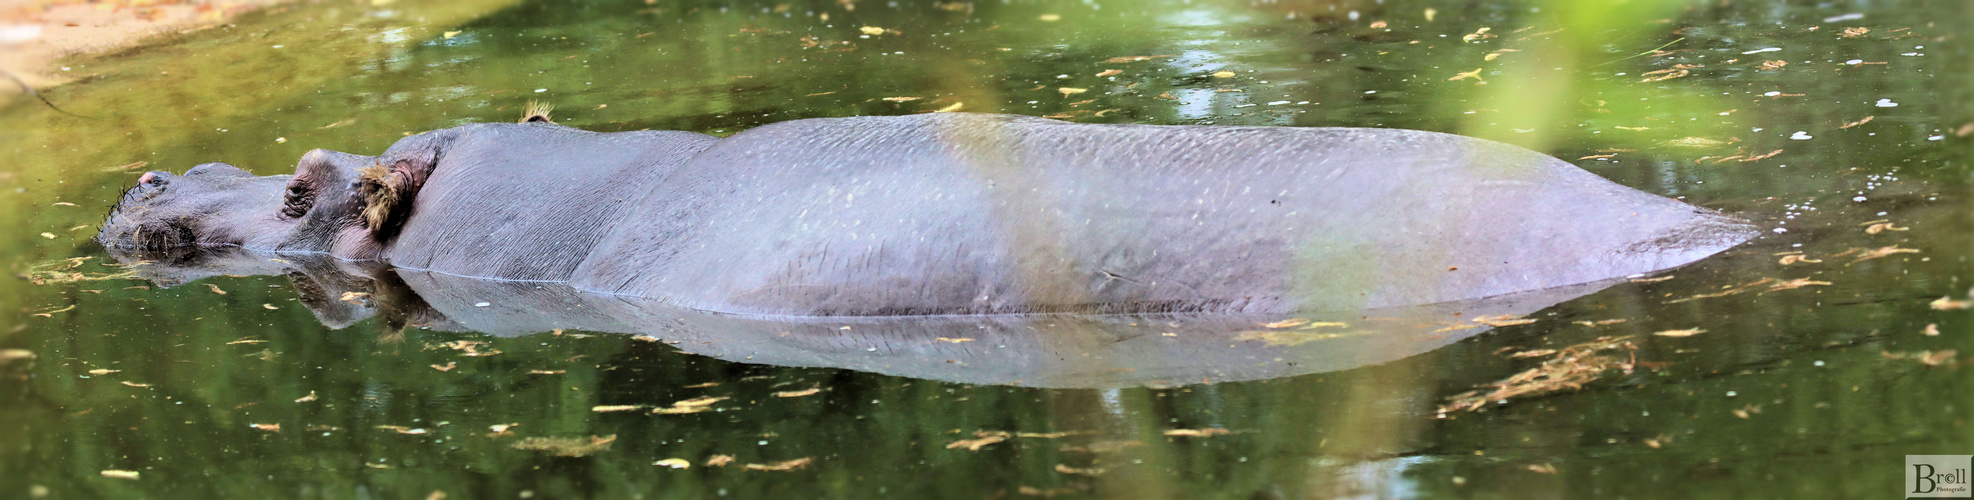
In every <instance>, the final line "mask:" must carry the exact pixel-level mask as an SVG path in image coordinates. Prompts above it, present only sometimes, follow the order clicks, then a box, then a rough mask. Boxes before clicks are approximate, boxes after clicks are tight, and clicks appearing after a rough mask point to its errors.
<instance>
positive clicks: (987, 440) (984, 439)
mask: <svg viewBox="0 0 1974 500" xmlns="http://www.w3.org/2000/svg"><path fill="white" fill-rule="evenodd" d="M976 435H979V434H978V433H976ZM1007 440H1008V434H1007V433H1005V432H1000V433H989V434H986V435H984V436H980V437H979V438H977V439H962V440H959V441H954V442H951V443H946V449H948V450H951V449H957V448H966V451H980V448H982V447H985V446H987V445H990V444H994V443H999V442H1002V441H1007Z"/></svg>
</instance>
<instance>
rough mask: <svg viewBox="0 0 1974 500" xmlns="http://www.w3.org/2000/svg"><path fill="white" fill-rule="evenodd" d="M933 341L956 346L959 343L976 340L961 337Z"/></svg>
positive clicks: (941, 338)
mask: <svg viewBox="0 0 1974 500" xmlns="http://www.w3.org/2000/svg"><path fill="white" fill-rule="evenodd" d="M932 340H934V341H938V342H951V343H954V344H958V343H961V342H972V341H973V340H974V339H970V338H966V337H960V338H946V337H939V338H936V339H932Z"/></svg>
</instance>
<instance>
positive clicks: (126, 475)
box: [103, 469, 138, 481]
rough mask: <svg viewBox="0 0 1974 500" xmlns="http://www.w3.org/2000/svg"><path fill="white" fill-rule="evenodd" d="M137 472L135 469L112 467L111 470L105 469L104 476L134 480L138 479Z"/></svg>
mask: <svg viewBox="0 0 1974 500" xmlns="http://www.w3.org/2000/svg"><path fill="white" fill-rule="evenodd" d="M137 474H138V473H137V471H134V470H115V469H111V470H106V471H103V477H107V478H112V479H129V480H132V481H135V480H137Z"/></svg>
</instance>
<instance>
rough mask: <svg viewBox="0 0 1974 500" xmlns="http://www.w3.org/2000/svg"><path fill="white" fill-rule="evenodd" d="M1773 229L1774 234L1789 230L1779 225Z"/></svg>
mask: <svg viewBox="0 0 1974 500" xmlns="http://www.w3.org/2000/svg"><path fill="white" fill-rule="evenodd" d="M1774 231H1775V234H1782V233H1786V232H1789V230H1788V229H1784V228H1779V227H1778V228H1775V229H1774Z"/></svg>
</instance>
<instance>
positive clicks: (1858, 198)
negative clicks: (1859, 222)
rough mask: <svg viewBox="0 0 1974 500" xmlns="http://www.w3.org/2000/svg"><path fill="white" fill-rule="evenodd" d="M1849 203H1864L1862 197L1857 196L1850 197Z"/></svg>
mask: <svg viewBox="0 0 1974 500" xmlns="http://www.w3.org/2000/svg"><path fill="white" fill-rule="evenodd" d="M1851 201H1855V202H1858V203H1864V195H1858V196H1853V197H1851Z"/></svg>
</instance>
